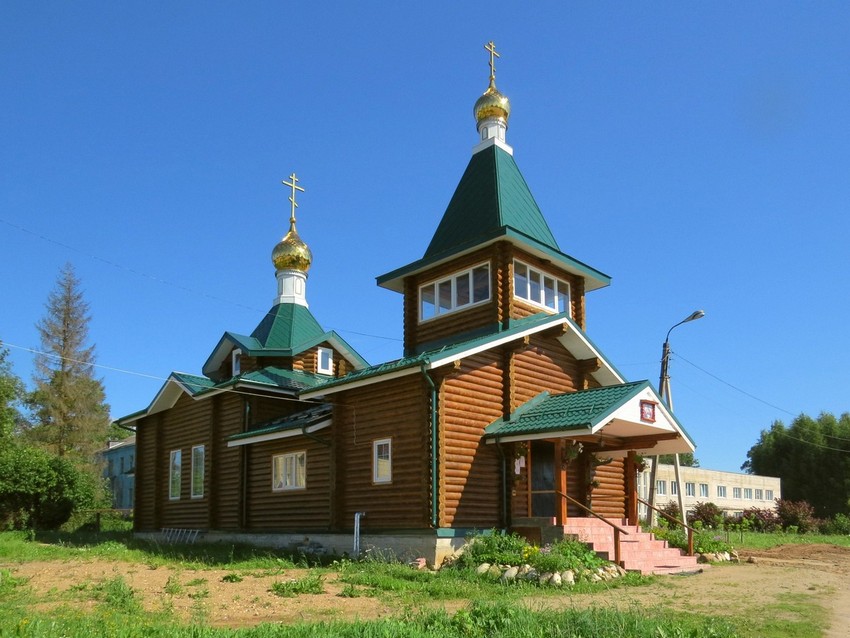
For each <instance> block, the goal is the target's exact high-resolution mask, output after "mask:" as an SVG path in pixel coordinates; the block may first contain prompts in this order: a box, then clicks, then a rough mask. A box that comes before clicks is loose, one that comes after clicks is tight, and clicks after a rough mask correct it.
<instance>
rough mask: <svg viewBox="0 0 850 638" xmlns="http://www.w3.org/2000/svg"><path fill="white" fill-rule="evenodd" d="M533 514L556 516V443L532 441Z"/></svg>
mask: <svg viewBox="0 0 850 638" xmlns="http://www.w3.org/2000/svg"><path fill="white" fill-rule="evenodd" d="M531 515H532V516H555V444H554V443H551V442H549V441H532V442H531Z"/></svg>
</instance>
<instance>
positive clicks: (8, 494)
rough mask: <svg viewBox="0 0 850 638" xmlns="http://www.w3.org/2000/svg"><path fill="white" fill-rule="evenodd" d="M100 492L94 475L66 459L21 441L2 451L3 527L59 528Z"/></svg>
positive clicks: (0, 497)
mask: <svg viewBox="0 0 850 638" xmlns="http://www.w3.org/2000/svg"><path fill="white" fill-rule="evenodd" d="M97 493H98V486H97V483H96V481H95V479H94V477H93V476H91V474H89V473H88V472H85V471H83V470H81V469H79V468H78V467H76V466H75V465H74V464H73V463H71V462H70V461H69V460H68V459H66V458H60V457H58V456H54V455H52V454H50V453H48V452H46V451H44V450H40V449H38V448H35V447H31V446H29V447H28V446H25V445H19V444H11V445H9V446H7V447H6V448H5V449H3V450H2V451H0V529H56V528H58V527H59V526H60V525H62V524H63V523H65V522H66V521H67V520H68V519H69V518H70V517H71V514H72V513H73V512H74V510H77V509H84V508H90V507H93V506H94V504H95V500H96V495H97Z"/></svg>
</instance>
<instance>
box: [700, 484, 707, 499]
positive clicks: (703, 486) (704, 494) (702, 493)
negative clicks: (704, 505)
mask: <svg viewBox="0 0 850 638" xmlns="http://www.w3.org/2000/svg"><path fill="white" fill-rule="evenodd" d="M699 497H700V498H708V483H700V484H699Z"/></svg>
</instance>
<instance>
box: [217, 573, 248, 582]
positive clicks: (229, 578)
mask: <svg viewBox="0 0 850 638" xmlns="http://www.w3.org/2000/svg"><path fill="white" fill-rule="evenodd" d="M243 580H245V579H244V578H243V577H242V576H240V575H239V574H236V573H230V574H225V575H224V576H222V577H221V582H223V583H241V582H242V581H243Z"/></svg>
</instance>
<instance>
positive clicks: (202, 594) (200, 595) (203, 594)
mask: <svg viewBox="0 0 850 638" xmlns="http://www.w3.org/2000/svg"><path fill="white" fill-rule="evenodd" d="M209 597H210V590H209V589H207V588H206V587H204V588H202V589H198V590H197V591H193V592H189V598H191V599H192V600H203V599H204V598H209Z"/></svg>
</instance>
